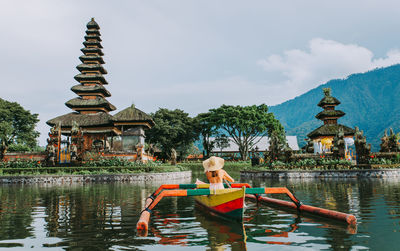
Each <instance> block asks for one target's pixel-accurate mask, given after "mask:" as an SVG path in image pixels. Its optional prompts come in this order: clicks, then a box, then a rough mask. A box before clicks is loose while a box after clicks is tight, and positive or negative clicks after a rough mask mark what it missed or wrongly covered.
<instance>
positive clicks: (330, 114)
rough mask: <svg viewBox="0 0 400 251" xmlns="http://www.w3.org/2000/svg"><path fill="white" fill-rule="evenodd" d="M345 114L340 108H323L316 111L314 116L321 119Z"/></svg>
mask: <svg viewBox="0 0 400 251" xmlns="http://www.w3.org/2000/svg"><path fill="white" fill-rule="evenodd" d="M345 114H346V113H344V112H343V111H341V110H323V111H322V112H320V113H318V114H317V115H316V116H315V117H316V118H317V119H320V120H323V119H324V118H330V117H335V118H340V117H342V116H344V115H345Z"/></svg>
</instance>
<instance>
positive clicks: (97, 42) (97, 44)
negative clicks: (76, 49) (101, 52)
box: [83, 41, 103, 48]
mask: <svg viewBox="0 0 400 251" xmlns="http://www.w3.org/2000/svg"><path fill="white" fill-rule="evenodd" d="M83 45H84V46H90V45H94V46H97V47H98V48H103V46H102V45H101V43H100V42H99V41H84V42H83Z"/></svg>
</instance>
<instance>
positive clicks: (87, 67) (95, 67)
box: [76, 64, 107, 74]
mask: <svg viewBox="0 0 400 251" xmlns="http://www.w3.org/2000/svg"><path fill="white" fill-rule="evenodd" d="M76 69H78V71H80V72H82V71H100V72H101V73H102V74H107V71H106V69H104V68H103V66H101V64H80V65H78V66H77V67H76Z"/></svg>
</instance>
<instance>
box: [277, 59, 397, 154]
mask: <svg viewBox="0 0 400 251" xmlns="http://www.w3.org/2000/svg"><path fill="white" fill-rule="evenodd" d="M324 87H330V88H331V89H332V96H334V97H336V98H337V99H339V100H340V101H341V104H340V105H338V106H337V107H336V109H338V110H342V111H344V112H345V113H346V115H345V116H344V117H342V118H340V119H339V120H338V122H339V123H340V124H344V125H347V126H349V127H353V128H354V127H355V126H358V127H359V128H360V129H361V130H363V131H364V134H365V135H366V136H367V141H368V142H369V143H371V144H372V145H373V150H374V151H377V150H379V144H380V137H381V136H382V134H383V132H384V130H385V129H388V128H390V127H392V128H393V129H394V130H395V132H399V131H400V65H393V66H390V67H386V68H379V69H375V70H372V71H369V72H366V73H359V74H353V75H350V76H348V77H347V78H346V79H335V80H331V81H329V82H327V83H326V84H323V85H320V86H318V87H317V88H315V89H312V90H310V91H309V92H307V93H305V94H303V95H301V96H299V97H296V98H294V99H292V100H289V101H286V102H284V103H282V104H280V105H276V106H272V107H270V110H271V111H272V112H273V113H274V114H275V116H276V118H278V119H279V120H280V121H281V123H282V124H283V125H284V126H285V129H286V132H287V135H297V136H298V139H299V144H300V145H303V144H304V138H305V137H306V135H307V133H309V132H311V131H312V130H314V129H315V128H317V127H318V126H320V125H322V121H319V120H317V119H316V118H315V115H316V114H317V113H318V112H320V111H322V109H321V108H320V107H318V106H317V104H318V102H319V101H320V100H321V99H322V98H323V92H322V88H324Z"/></svg>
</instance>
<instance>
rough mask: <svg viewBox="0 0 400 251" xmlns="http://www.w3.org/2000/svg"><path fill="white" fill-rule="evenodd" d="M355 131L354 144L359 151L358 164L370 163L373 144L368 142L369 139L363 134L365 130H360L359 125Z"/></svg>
mask: <svg viewBox="0 0 400 251" xmlns="http://www.w3.org/2000/svg"><path fill="white" fill-rule="evenodd" d="M355 131H356V132H355V135H354V136H355V140H354V145H355V147H356V153H357V164H368V160H369V158H370V155H371V144H367V139H366V137H365V136H364V135H363V134H364V132H363V131H360V130H359V129H358V127H357V126H356V128H355Z"/></svg>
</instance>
